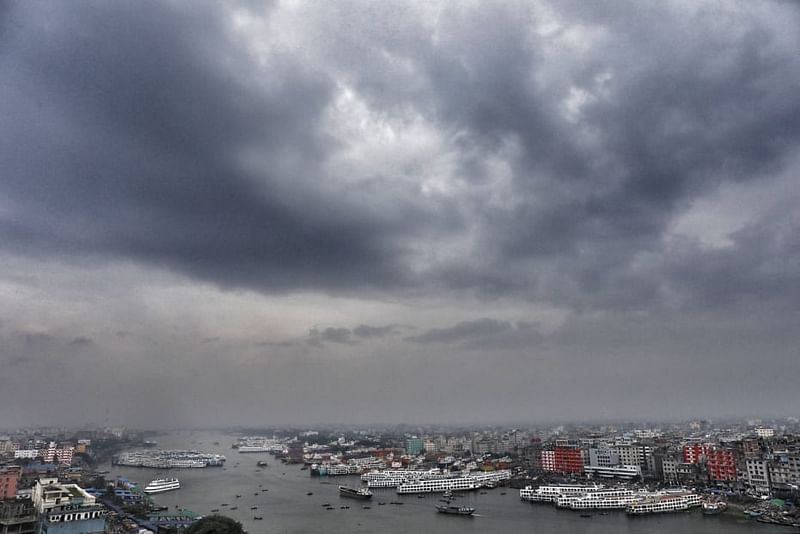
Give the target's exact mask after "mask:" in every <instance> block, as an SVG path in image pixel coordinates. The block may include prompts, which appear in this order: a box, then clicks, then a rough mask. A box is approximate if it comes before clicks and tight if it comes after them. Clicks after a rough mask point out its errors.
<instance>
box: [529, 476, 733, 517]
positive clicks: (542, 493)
mask: <svg viewBox="0 0 800 534" xmlns="http://www.w3.org/2000/svg"><path fill="white" fill-rule="evenodd" d="M519 496H520V498H521V499H523V500H526V501H530V502H549V503H553V504H555V505H556V506H558V507H559V508H569V509H571V510H625V512H626V513H628V514H631V515H643V514H656V513H664V512H678V511H682V510H688V509H690V508H694V507H698V506H701V505H703V499H702V497H701V496H700V495H697V494H696V493H693V492H691V491H687V490H685V489H677V490H665V491H657V492H648V491H637V490H632V489H629V488H621V487H616V488H606V487H604V486H601V485H598V484H591V485H584V484H562V485H552V486H539V487H538V488H534V487H532V486H527V487H525V488H523V489H521V490H520V491H519ZM722 506H724V503H722V505H719V504H713V505H712V503H708V504H707V506H704V511H706V513H708V514H709V515H713V514H715V513H719V512H721V511H722Z"/></svg>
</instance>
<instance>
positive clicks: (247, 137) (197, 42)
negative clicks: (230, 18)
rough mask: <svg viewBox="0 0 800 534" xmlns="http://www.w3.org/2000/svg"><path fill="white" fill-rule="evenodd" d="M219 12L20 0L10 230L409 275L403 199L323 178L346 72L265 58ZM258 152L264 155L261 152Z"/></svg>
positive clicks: (46, 247) (259, 268)
mask: <svg viewBox="0 0 800 534" xmlns="http://www.w3.org/2000/svg"><path fill="white" fill-rule="evenodd" d="M222 15H223V13H221V12H219V11H218V9H217V7H216V5H215V4H206V5H192V6H191V7H189V6H184V7H183V8H181V7H180V6H177V5H169V4H161V3H147V2H146V3H138V4H136V5H130V6H123V5H112V4H107V5H104V6H99V5H95V4H88V3H86V4H73V5H70V6H66V5H59V4H33V3H20V4H15V5H14V6H13V7H12V8H10V13H9V15H8V16H7V17H6V18H5V20H6V23H5V30H4V31H3V37H2V43H3V45H2V51H0V72H2V77H3V79H4V80H6V81H7V83H4V84H3V87H2V97H3V98H2V102H3V104H0V106H2V108H0V114H2V116H3V117H4V120H3V124H4V128H5V129H6V132H5V135H4V136H3V137H4V139H6V142H4V143H3V145H2V148H0V150H1V152H0V157H1V158H2V160H3V162H4V176H5V178H4V180H3V182H2V186H1V187H2V190H3V193H4V194H5V196H6V198H7V199H9V200H10V201H11V202H12V203H13V205H12V211H11V213H10V214H8V213H5V214H3V215H4V217H3V224H2V226H0V232H2V241H3V243H4V247H6V248H7V249H12V250H17V251H23V252H26V253H30V254H35V255H42V254H44V255H53V254H55V255H73V254H77V255H85V254H87V253H94V254H99V255H101V256H110V257H121V258H132V259H135V260H137V261H142V262H146V263H151V264H155V265H162V266H166V267H170V268H175V269H178V270H181V271H183V272H187V273H189V274H192V275H196V276H198V277H201V278H206V279H210V280H213V281H215V282H218V283H220V284H223V285H228V284H231V285H240V286H253V287H257V288H268V289H282V288H294V287H297V286H308V287H330V288H335V287H337V286H358V285H369V284H373V283H375V282H387V283H392V282H393V281H397V280H399V279H401V278H403V276H405V275H404V273H403V272H402V268H401V266H399V265H397V264H394V263H393V262H392V261H391V259H392V258H393V257H394V256H395V255H396V254H397V253H398V251H397V245H396V244H395V243H393V242H392V239H391V232H392V229H391V228H389V227H388V226H390V225H391V224H392V222H391V220H390V217H391V216H387V218H386V219H382V218H380V217H375V216H372V215H370V214H368V213H366V212H365V211H358V210H353V209H350V206H349V203H350V202H351V201H350V200H349V195H350V194H351V192H350V191H348V190H347V188H346V187H344V186H339V185H332V186H331V187H330V189H329V188H326V187H325V186H324V183H323V182H321V181H320V180H322V179H323V178H324V177H323V176H322V173H323V171H322V170H321V169H320V167H319V166H318V164H319V163H321V162H322V161H323V160H324V158H325V157H326V154H327V153H328V151H329V147H328V146H327V143H329V140H327V139H326V138H325V136H324V135H323V134H322V133H320V132H319V131H317V129H316V124H317V122H318V121H319V120H320V118H321V114H322V113H323V111H324V109H325V106H326V105H327V103H328V102H329V100H330V98H331V91H332V85H333V81H332V80H331V79H330V78H329V77H328V76H326V75H325V74H324V73H320V72H311V71H309V70H307V69H305V68H304V66H303V64H302V63H301V62H296V61H293V60H292V59H291V58H289V57H283V56H281V54H280V53H276V54H273V55H271V57H270V58H269V61H268V63H269V64H268V65H267V66H266V67H263V68H258V66H257V65H255V60H254V58H252V57H249V56H248V55H247V53H246V52H245V51H244V50H242V46H237V44H236V43H234V42H232V40H231V39H232V38H231V36H230V35H229V34H228V32H227V30H226V29H225V28H224V27H223V24H222V22H221V20H222V19H223V16H222ZM89 28H90V29H91V30H87V29H89ZM11 138H13V143H9V142H8V140H9V139H11ZM248 152H250V153H253V154H256V155H257V157H258V158H259V159H260V160H261V161H263V167H261V168H257V169H253V168H248V166H252V165H250V164H248V162H246V161H242V160H243V159H246V157H247V154H248ZM401 210H402V208H401ZM414 211H415V210H414V208H413V207H411V208H409V212H410V213H413V212H414ZM387 238H388V239H387ZM354 266H355V267H357V268H353V267H354Z"/></svg>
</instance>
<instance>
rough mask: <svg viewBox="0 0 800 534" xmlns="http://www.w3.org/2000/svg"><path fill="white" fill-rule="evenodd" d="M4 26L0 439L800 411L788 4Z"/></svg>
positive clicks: (152, 18)
mask: <svg viewBox="0 0 800 534" xmlns="http://www.w3.org/2000/svg"><path fill="white" fill-rule="evenodd" d="M0 13H2V14H3V16H2V17H0V80H2V82H0V131H1V132H2V133H1V134H0V139H2V141H0V173H2V175H0V302H2V306H0V426H3V427H14V426H25V425H27V424H42V425H55V424H58V423H60V422H62V423H64V424H65V425H82V424H85V423H87V422H89V421H95V422H102V421H104V420H105V419H109V418H110V419H113V421H114V423H115V424H123V425H126V426H135V427H221V426H238V425H242V426H246V425H257V424H265V425H269V424H275V425H278V424H287V423H294V422H296V423H297V424H299V425H302V424H304V422H307V423H308V424H316V423H323V422H325V421H335V422H339V423H342V424H349V423H360V422H366V423H378V422H387V423H402V422H409V423H412V424H414V423H444V422H448V421H449V422H453V423H454V424H470V423H484V422H487V421H498V422H507V421H533V422H535V421H566V422H568V421H587V420H632V419H655V420H660V419H669V420H688V419H693V418H723V417H725V418H734V417H737V418H738V417H743V416H751V415H752V416H757V415H759V414H774V416H797V412H796V406H797V401H798V400H800V397H799V396H798V391H800V388H798V387H797V378H796V377H797V376H798V375H799V373H800V357H798V356H800V354H798V346H800V343H799V342H800V328H799V327H800V321H799V320H798V319H800V315H799V314H798V304H800V293H799V291H800V217H799V216H798V210H797V205H798V201H799V200H800V188H799V187H798V185H797V184H798V178H797V176H798V172H800V150H798V148H800V100H798V98H797V97H796V95H797V94H800V56H798V54H797V50H800V32H798V31H797V28H800V8H798V5H797V4H793V3H789V2H778V1H774V2H761V3H757V4H755V3H745V2H739V3H737V2H730V3H722V4H721V3H713V2H677V1H675V2H661V3H645V4H642V3H639V2H622V1H620V2H612V3H604V4H586V3H584V2H522V1H520V2H502V3H500V2H498V3H491V2H489V3H461V2H444V1H443V2H433V3H410V2H397V3H394V2H381V3H369V2H344V1H337V2H330V3H302V2H289V1H283V2H281V1H278V2H274V3H263V4H262V3H258V2H229V3H214V2H206V3H202V2H201V3H181V2H174V3H173V2H141V3H136V4H124V3H108V4H97V3H89V2H74V3H69V4H65V3H64V4H61V3H56V2H53V3H48V2H43V3H30V2H10V3H7V4H5V5H4V6H3V7H2V8H0ZM65 405H66V406H67V407H68V408H69V409H67V410H64V406H65Z"/></svg>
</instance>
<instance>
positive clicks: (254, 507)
mask: <svg viewBox="0 0 800 534" xmlns="http://www.w3.org/2000/svg"><path fill="white" fill-rule="evenodd" d="M250 509H251V510H258V506H251V507H250Z"/></svg>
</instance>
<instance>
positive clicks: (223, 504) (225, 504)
mask: <svg viewBox="0 0 800 534" xmlns="http://www.w3.org/2000/svg"><path fill="white" fill-rule="evenodd" d="M220 506H228V503H226V502H224V503H222V504H220Z"/></svg>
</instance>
